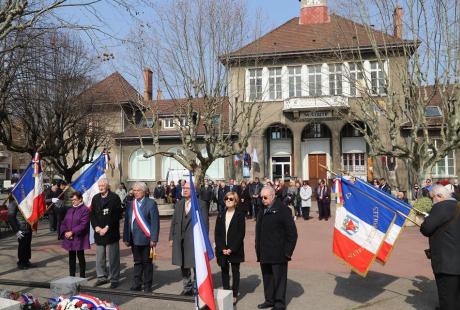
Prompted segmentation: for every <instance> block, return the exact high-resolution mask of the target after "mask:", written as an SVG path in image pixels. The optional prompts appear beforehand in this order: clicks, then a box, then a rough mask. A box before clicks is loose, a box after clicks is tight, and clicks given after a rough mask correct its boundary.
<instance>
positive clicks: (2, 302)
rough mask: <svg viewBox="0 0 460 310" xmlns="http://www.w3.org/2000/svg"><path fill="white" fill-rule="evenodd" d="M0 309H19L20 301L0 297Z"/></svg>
mask: <svg viewBox="0 0 460 310" xmlns="http://www.w3.org/2000/svg"><path fill="white" fill-rule="evenodd" d="M0 310H21V303H20V302H19V301H16V300H11V299H6V298H0Z"/></svg>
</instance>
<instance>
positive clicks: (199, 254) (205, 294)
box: [190, 172, 216, 310]
mask: <svg viewBox="0 0 460 310" xmlns="http://www.w3.org/2000/svg"><path fill="white" fill-rule="evenodd" d="M190 190H191V198H192V225H193V248H194V250H195V269H196V286H197V288H198V292H197V293H198V297H199V299H201V301H203V303H205V304H206V305H207V306H208V308H209V309H210V310H216V303H215V300H214V288H213V285H212V273H211V266H210V265H209V261H210V260H212V259H213V258H214V252H213V250H212V246H211V242H210V241H209V238H208V234H207V233H206V226H205V224H204V223H203V217H202V215H201V208H200V205H199V203H198V198H197V197H196V193H195V186H194V185H193V178H192V173H191V172H190Z"/></svg>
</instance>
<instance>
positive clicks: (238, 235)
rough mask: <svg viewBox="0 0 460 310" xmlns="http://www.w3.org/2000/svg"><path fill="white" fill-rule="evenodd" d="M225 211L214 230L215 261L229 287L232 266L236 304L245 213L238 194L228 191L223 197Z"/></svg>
mask: <svg viewBox="0 0 460 310" xmlns="http://www.w3.org/2000/svg"><path fill="white" fill-rule="evenodd" d="M224 202H225V207H226V211H225V212H224V213H222V214H219V216H218V217H217V220H216V228H215V230H214V239H215V241H216V256H217V263H218V264H219V266H220V267H221V269H222V284H223V287H224V289H225V290H229V289H230V274H229V271H230V268H229V267H230V265H231V267H232V279H233V280H232V291H233V304H236V302H237V297H238V289H239V284H240V263H242V262H244V235H245V231H246V221H245V214H244V212H242V211H241V210H240V208H238V203H239V199H238V194H237V193H235V192H228V193H227V194H226V195H225V197H224Z"/></svg>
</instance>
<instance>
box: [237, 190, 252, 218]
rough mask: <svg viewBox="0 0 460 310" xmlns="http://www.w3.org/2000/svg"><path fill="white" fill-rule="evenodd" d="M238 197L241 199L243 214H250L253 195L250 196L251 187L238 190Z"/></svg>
mask: <svg viewBox="0 0 460 310" xmlns="http://www.w3.org/2000/svg"><path fill="white" fill-rule="evenodd" d="M237 194H238V197H239V198H240V205H239V206H240V208H241V211H242V212H245V213H246V212H248V210H249V208H250V207H251V195H249V187H248V186H246V187H245V188H244V189H243V187H241V186H240V187H239V189H238V193H237Z"/></svg>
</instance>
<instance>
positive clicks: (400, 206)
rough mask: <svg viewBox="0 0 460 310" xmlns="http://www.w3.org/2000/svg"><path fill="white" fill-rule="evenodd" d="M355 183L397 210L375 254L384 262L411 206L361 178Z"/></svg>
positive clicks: (378, 259) (379, 260)
mask: <svg viewBox="0 0 460 310" xmlns="http://www.w3.org/2000/svg"><path fill="white" fill-rule="evenodd" d="M355 184H356V187H357V188H360V189H362V190H366V191H369V192H370V193H372V195H374V196H375V198H376V199H379V200H380V201H381V202H382V203H384V204H385V205H386V206H388V207H389V208H391V209H393V210H396V211H398V212H397V213H396V219H395V222H394V224H393V225H391V227H390V230H389V232H388V236H387V237H386V238H385V241H384V243H383V245H382V248H381V249H380V251H379V253H378V255H377V261H378V262H380V263H382V264H385V263H386V262H387V261H388V258H389V256H390V254H391V251H392V250H393V248H394V245H395V243H396V240H397V239H398V237H399V235H400V234H401V232H402V229H403V227H404V224H405V223H406V217H407V216H408V215H409V213H410V211H411V209H412V206H411V205H410V204H408V203H406V202H404V201H402V200H399V199H397V198H396V197H393V196H392V195H390V194H388V193H386V192H384V191H382V190H381V189H379V188H375V187H374V186H371V185H370V184H368V183H366V182H365V181H363V180H357V182H356V183H355ZM404 216H406V217H404Z"/></svg>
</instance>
